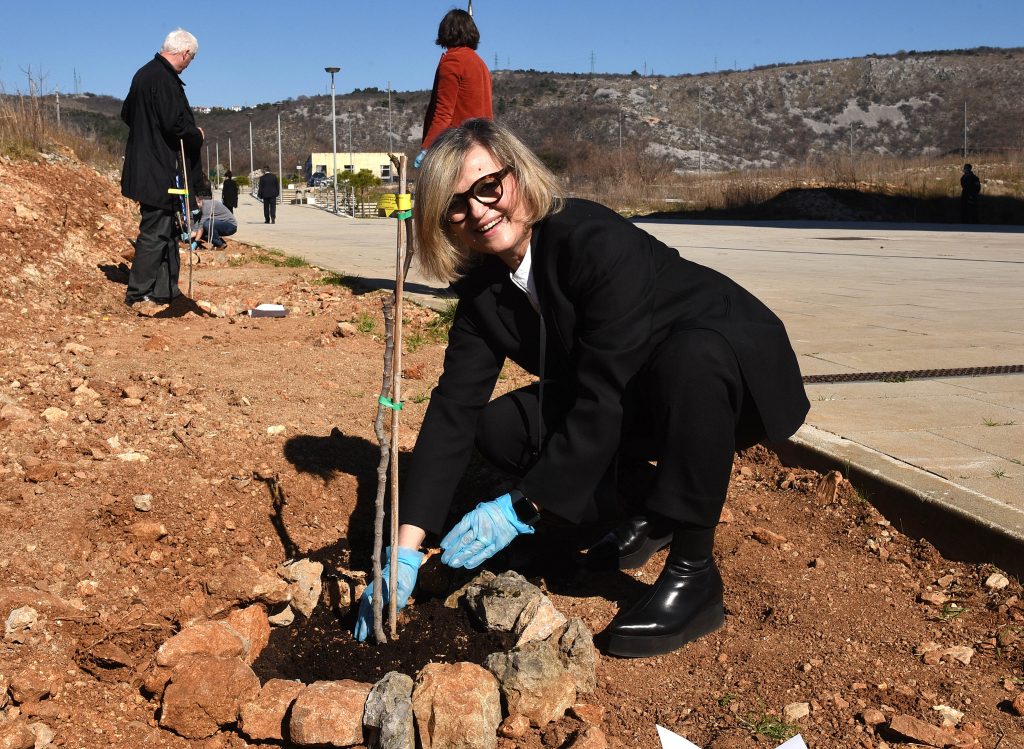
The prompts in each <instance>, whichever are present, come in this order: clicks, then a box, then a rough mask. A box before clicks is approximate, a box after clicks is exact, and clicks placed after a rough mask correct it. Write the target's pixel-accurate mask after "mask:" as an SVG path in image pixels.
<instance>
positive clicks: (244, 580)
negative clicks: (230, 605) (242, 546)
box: [207, 560, 290, 605]
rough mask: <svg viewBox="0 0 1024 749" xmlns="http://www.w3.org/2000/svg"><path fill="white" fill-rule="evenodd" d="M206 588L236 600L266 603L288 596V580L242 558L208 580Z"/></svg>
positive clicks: (281, 600) (278, 601)
mask: <svg viewBox="0 0 1024 749" xmlns="http://www.w3.org/2000/svg"><path fill="white" fill-rule="evenodd" d="M207 589H208V590H209V592H210V593H211V594H212V595H217V596H219V597H221V598H224V599H226V600H228V601H231V602H235V603H249V602H253V601H259V602H261V603H266V604H270V605H273V604H277V603H286V602H287V601H288V600H289V598H290V593H289V589H288V583H287V582H286V581H285V580H282V579H281V578H280V577H279V576H278V575H276V574H275V573H273V572H270V571H268V570H264V569H261V568H260V567H258V566H257V565H256V564H255V563H254V562H251V561H248V560H245V561H241V562H236V563H234V564H229V565H227V566H226V567H224V568H223V569H222V570H219V571H218V572H217V574H216V575H215V576H214V577H213V579H211V580H209V581H208V582H207Z"/></svg>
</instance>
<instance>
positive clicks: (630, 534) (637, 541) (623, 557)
mask: <svg viewBox="0 0 1024 749" xmlns="http://www.w3.org/2000/svg"><path fill="white" fill-rule="evenodd" d="M670 543H672V529H671V527H670V525H669V523H668V521H665V520H664V519H656V517H650V516H646V515H637V516H635V517H632V518H630V519H629V520H626V521H625V522H623V523H622V524H621V525H619V526H618V527H616V528H614V529H612V530H611V531H609V532H608V533H607V535H605V536H604V538H602V539H601V540H600V541H598V542H597V543H596V544H594V545H593V546H591V547H590V548H589V549H587V557H586V564H587V567H589V568H590V569H592V570H632V569H636V568H638V567H643V566H644V565H645V564H646V563H647V560H648V559H650V558H651V557H652V556H654V555H655V554H656V553H657V552H659V551H661V550H662V549H664V548H665V547H666V546H668V545H669V544H670Z"/></svg>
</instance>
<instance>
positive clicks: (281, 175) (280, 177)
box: [277, 109, 284, 205]
mask: <svg viewBox="0 0 1024 749" xmlns="http://www.w3.org/2000/svg"><path fill="white" fill-rule="evenodd" d="M277 178H278V180H280V182H281V188H282V189H280V190H278V191H277V194H278V195H279V196H280V197H279V198H278V202H279V203H280V204H281V205H284V195H282V193H283V192H284V189H283V188H284V170H283V169H282V168H281V110H280V109H278V110H277Z"/></svg>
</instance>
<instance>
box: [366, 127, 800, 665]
mask: <svg viewBox="0 0 1024 749" xmlns="http://www.w3.org/2000/svg"><path fill="white" fill-rule="evenodd" d="M418 183H419V184H418V187H419V191H418V197H417V201H416V211H415V212H414V214H413V220H414V221H415V224H416V225H415V231H416V238H417V244H418V246H417V257H418V258H419V262H420V264H421V268H422V270H423V271H424V273H426V274H427V275H428V276H431V277H433V278H436V279H439V280H445V281H454V284H453V291H454V292H455V293H456V294H457V295H458V299H459V301H458V306H457V308H456V311H455V316H454V321H453V323H452V327H451V330H450V332H449V334H448V346H447V350H446V352H445V358H444V370H443V372H442V374H441V377H440V379H439V381H438V385H437V387H436V388H435V389H434V391H433V392H432V393H431V397H430V404H429V405H428V407H427V412H426V414H425V416H424V419H423V426H422V429H421V430H420V433H419V437H418V439H417V441H416V447H415V449H414V451H413V455H412V460H411V461H410V465H409V470H408V473H407V474H406V477H405V479H404V481H403V484H402V494H401V506H400V509H399V513H400V515H399V517H400V523H401V524H400V526H399V533H398V545H399V547H400V548H399V550H398V563H399V565H400V569H399V570H398V600H396V604H397V605H400V606H401V605H404V604H405V603H406V602H407V600H408V597H409V594H410V593H411V592H412V589H413V587H414V585H415V583H416V577H417V573H418V569H419V563H420V560H421V559H422V556H423V555H422V554H421V552H420V551H419V549H420V546H421V545H422V544H423V542H424V540H425V539H426V536H427V534H428V533H433V534H438V535H440V534H442V533H444V531H445V529H446V526H447V523H448V512H449V509H450V507H451V502H452V499H453V495H454V492H455V488H456V485H457V484H458V482H459V480H460V479H461V476H462V473H463V471H464V470H465V469H466V466H467V464H468V462H469V459H470V456H471V453H472V451H473V447H474V444H475V445H476V447H477V449H478V450H479V451H480V453H481V454H482V455H483V456H484V457H485V458H487V459H488V460H489V461H491V462H492V463H493V464H494V465H496V466H497V467H499V468H500V469H501V470H502V471H504V472H505V473H507V474H511V475H512V476H515V477H517V480H516V484H515V485H514V486H513V487H509V489H508V491H507V492H506V493H505V494H502V495H501V496H499V497H497V498H496V499H493V500H490V501H486V502H483V503H481V504H479V505H477V507H476V509H474V510H472V511H470V512H469V513H467V514H466V515H464V516H463V517H462V519H461V520H459V521H458V522H457V523H456V524H455V526H454V527H451V528H449V529H448V532H447V534H446V535H444V536H443V538H442V539H441V542H440V546H441V549H443V554H442V555H441V561H442V562H443V563H445V564H447V565H449V566H451V567H464V568H467V569H472V568H474V567H476V566H478V565H480V564H481V563H483V562H484V561H486V560H487V559H489V558H490V557H492V556H493V555H494V554H496V553H497V552H499V551H501V550H502V549H503V548H504V547H506V546H507V545H508V544H509V543H511V542H512V541H513V540H514V539H515V538H516V537H517V536H519V535H521V534H532V533H534V531H535V526H543V525H545V524H547V523H550V522H551V521H553V520H556V519H560V520H561V521H562V522H565V521H568V522H570V523H581V522H589V521H592V520H596V519H598V516H599V512H598V510H599V509H603V508H606V507H608V506H609V505H612V504H615V502H608V500H609V499H616V491H618V492H620V493H621V496H622V497H623V504H624V507H623V510H624V511H622V510H620V511H622V515H621V516H620V523H619V525H617V526H614V529H613V530H612V531H611V532H609V533H608V534H607V535H606V536H605V537H604V538H602V539H601V540H599V541H597V543H596V544H593V545H592V546H590V548H589V550H588V551H587V553H586V555H585V556H584V557H582V559H583V560H585V561H586V563H587V566H589V567H592V568H594V569H608V568H610V569H632V568H636V567H640V566H642V565H643V564H644V563H645V562H647V560H648V559H649V558H650V557H651V556H652V555H653V554H654V553H655V552H656V551H658V550H659V549H661V548H664V547H665V546H671V550H670V552H669V554H668V559H667V561H666V562H665V566H664V568H663V569H662V571H661V574H660V576H659V577H658V579H657V581H656V582H655V583H654V584H653V585H652V586H651V587H650V588H649V589H648V590H647V591H646V592H645V593H644V594H643V595H642V596H641V597H640V598H639V600H637V601H635V602H634V603H633V604H632V605H630V606H629V607H627V608H625V609H624V610H623V611H621V612H620V613H619V614H618V616H616V617H615V619H614V620H613V621H612V622H611V624H609V626H608V628H607V629H606V630H605V631H604V632H603V633H602V635H601V638H599V641H601V640H603V642H601V644H602V645H603V647H604V648H605V649H606V650H607V652H609V653H611V654H613V655H617V656H622V657H646V656H654V655H660V654H663V653H668V652H670V651H672V650H675V649H677V648H680V647H682V646H683V645H684V644H685V643H687V642H690V641H692V640H695V639H697V638H698V637H701V636H702V635H704V634H707V633H709V632H712V631H713V630H715V629H717V628H718V627H719V626H721V624H722V622H723V621H724V606H723V589H722V578H721V576H720V575H719V572H718V568H717V567H716V566H715V560H714V557H713V556H712V548H713V544H714V537H715V528H716V526H717V524H718V521H719V516H720V514H721V511H722V506H723V504H724V502H725V495H726V489H727V488H728V485H729V478H730V476H731V473H732V465H733V458H734V454H735V452H736V450H738V449H742V448H746V447H749V446H751V445H753V444H755V443H757V442H760V441H762V440H766V439H767V440H771V441H777V440H784V439H786V438H787V437H789V436H790V435H791V434H793V433H794V432H795V431H796V430H797V428H798V427H799V426H800V424H801V423H802V422H803V419H804V416H805V415H806V413H807V410H808V408H809V404H808V401H807V397H806V395H805V394H804V387H803V383H802V381H801V378H800V369H799V367H798V365H797V360H796V355H795V354H794V353H793V349H792V347H791V345H790V342H789V338H788V336H787V334H786V329H785V327H784V326H783V324H782V321H781V320H779V318H778V317H776V316H775V315H774V314H773V313H772V312H771V311H770V310H769V309H768V308H767V307H766V306H765V305H764V304H762V303H761V302H760V301H759V300H758V299H757V298H755V297H754V296H753V295H752V294H750V293H749V292H748V291H746V290H745V289H743V288H742V287H740V286H739V285H738V284H736V283H735V282H734V281H732V280H730V279H729V278H727V277H725V276H723V275H722V274H720V273H718V272H716V271H713V270H711V269H710V268H705V267H703V266H700V265H697V264H695V263H692V262H689V261H687V260H684V259H683V258H681V257H680V256H679V253H678V252H676V251H675V250H674V249H672V248H671V247H667V246H666V245H664V244H662V243H661V242H660V241H658V240H657V239H655V238H654V237H652V236H651V235H650V234H647V233H646V232H644V231H643V230H642V229H639V228H638V227H637V226H635V225H634V224H633V223H631V222H630V221H627V220H626V219H624V218H622V217H621V216H619V215H618V214H617V213H615V212H614V211H612V210H610V209H608V208H605V207H604V206H602V205H598V204H597V203H592V202H590V201H587V200H578V199H564V198H563V197H562V196H561V195H560V191H561V187H560V183H559V180H558V179H557V178H556V177H555V175H553V174H552V173H551V172H550V171H548V169H547V168H546V167H545V166H544V165H543V164H542V163H541V161H540V160H539V159H538V158H537V156H536V155H534V154H533V153H532V152H531V151H530V150H529V149H527V148H526V146H525V145H523V143H522V142H521V141H520V140H519V139H518V138H516V137H515V136H514V135H513V134H512V132H511V131H510V130H508V129H507V128H506V127H505V126H503V125H499V124H497V123H494V122H491V121H489V120H483V119H475V120H468V121H467V122H464V123H463V124H462V125H461V126H460V127H457V128H454V129H451V130H448V131H447V132H445V133H444V134H442V135H441V137H440V138H438V140H437V142H436V143H435V144H434V145H433V147H431V149H430V151H429V152H428V153H427V156H426V158H425V159H424V161H423V166H422V168H421V171H420V177H419V180H418ZM506 359H511V360H513V361H514V362H516V363H517V364H519V365H520V366H521V367H523V368H524V369H526V370H528V371H529V372H531V373H532V374H534V375H536V376H538V377H539V383H537V384H533V385H530V386H527V387H524V388H521V389H519V390H515V391H513V392H511V393H508V394H506V395H502V396H500V397H498V398H495V399H493V400H492V399H491V396H492V391H493V389H494V386H495V384H496V383H497V381H498V377H499V375H500V373H501V371H502V367H503V366H504V363H505V360H506ZM652 461H656V463H657V466H656V467H655V465H653V464H652ZM548 528H549V529H553V528H552V526H551V525H549V526H548ZM555 530H556V529H555ZM384 574H385V578H384V579H385V580H386V579H388V578H387V576H388V575H389V574H390V569H388V570H386V571H385V573H384ZM374 592H375V591H374V590H373V589H372V587H370V588H367V591H366V593H364V595H363V597H362V599H361V601H360V614H359V616H358V618H357V621H356V629H355V633H354V634H355V636H356V638H357V639H361V638H364V637H365V636H366V634H367V632H368V630H369V626H368V625H369V623H370V619H371V617H372V611H371V610H370V608H369V604H370V602H371V601H372V597H373V595H374ZM386 595H387V593H386V592H385V596H386Z"/></svg>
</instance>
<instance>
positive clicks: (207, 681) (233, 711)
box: [160, 656, 260, 739]
mask: <svg viewBox="0 0 1024 749" xmlns="http://www.w3.org/2000/svg"><path fill="white" fill-rule="evenodd" d="M259 690H260V680H259V678H257V676H256V674H254V673H253V671H252V669H251V668H249V666H248V665H247V664H245V663H243V662H242V660H241V659H239V658H211V657H208V656H192V657H188V658H185V659H184V660H183V661H182V662H181V663H179V664H178V666H177V667H176V668H175V669H174V671H173V673H172V674H171V682H170V684H168V685H167V688H166V689H165V690H164V697H163V703H162V708H161V713H160V725H161V726H163V727H164V728H168V729H170V730H172V731H174V732H175V733H177V734H179V735H180V736H184V737H185V738H187V739H204V738H207V737H208V736H212V735H213V734H215V733H216V732H217V731H218V730H219V729H220V727H221V726H225V725H228V724H231V723H234V722H235V721H236V720H237V719H238V711H239V707H240V706H241V705H242V704H244V703H247V702H251V701H252V700H253V698H254V697H255V696H256V695H257V694H258V693H259Z"/></svg>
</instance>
